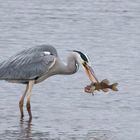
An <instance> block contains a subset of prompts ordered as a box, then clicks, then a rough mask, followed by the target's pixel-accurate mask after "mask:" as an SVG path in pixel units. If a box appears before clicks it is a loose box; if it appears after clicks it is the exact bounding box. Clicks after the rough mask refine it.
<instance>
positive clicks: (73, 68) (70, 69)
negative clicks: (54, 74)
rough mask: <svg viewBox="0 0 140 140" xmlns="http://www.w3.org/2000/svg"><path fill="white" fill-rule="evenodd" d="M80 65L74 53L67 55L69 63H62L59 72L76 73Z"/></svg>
mask: <svg viewBox="0 0 140 140" xmlns="http://www.w3.org/2000/svg"><path fill="white" fill-rule="evenodd" d="M78 66H79V64H78V63H77V61H76V58H75V56H74V55H73V54H70V55H69V56H68V57H67V63H66V64H64V63H61V64H60V67H59V74H64V75H65V74H66V75H69V74H74V73H76V72H77V70H78Z"/></svg>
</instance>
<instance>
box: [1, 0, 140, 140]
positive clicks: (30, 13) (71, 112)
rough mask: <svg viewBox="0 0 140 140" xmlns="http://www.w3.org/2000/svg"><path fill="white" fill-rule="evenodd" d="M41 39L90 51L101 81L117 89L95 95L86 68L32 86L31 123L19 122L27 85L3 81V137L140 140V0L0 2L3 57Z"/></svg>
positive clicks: (8, 139)
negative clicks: (88, 91)
mask: <svg viewBox="0 0 140 140" xmlns="http://www.w3.org/2000/svg"><path fill="white" fill-rule="evenodd" d="M40 44H51V45H53V46H55V47H56V49H57V51H58V53H59V56H60V58H61V59H62V60H63V61H65V60H66V56H67V54H68V53H69V52H68V51H67V50H80V51H82V52H84V53H86V54H87V55H88V56H89V58H90V60H91V63H92V67H93V69H94V71H95V73H96V75H97V77H98V79H99V80H102V79H105V78H107V79H109V80H110V81H111V82H118V83H119V91H118V92H112V91H110V92H109V93H108V94H104V93H103V92H96V95H95V96H92V95H90V94H86V93H84V87H85V86H86V85H87V84H90V81H89V80H88V78H87V77H86V74H85V72H84V70H83V69H82V67H80V69H79V71H78V72H77V73H76V74H74V75H70V76H53V77H51V78H49V79H47V80H45V81H44V82H42V83H40V84H38V85H35V86H34V88H33V93H32V97H31V104H32V113H33V120H32V122H31V123H29V122H28V114H27V111H26V108H24V111H25V118H24V120H23V121H20V112H19V108H18V102H19V99H20V97H21V95H22V94H23V92H24V89H25V86H24V85H21V84H11V83H7V82H5V81H0V140H139V139H140V1H139V0H70V1H68V0H34V1H33V0H31V1H28V0H5V1H2V0H0V61H2V60H4V59H6V58H7V57H10V56H11V55H13V54H15V53H16V52H18V51H20V50H22V49H25V48H29V47H33V46H36V45H40Z"/></svg>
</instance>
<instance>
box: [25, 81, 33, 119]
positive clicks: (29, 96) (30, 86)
mask: <svg viewBox="0 0 140 140" xmlns="http://www.w3.org/2000/svg"><path fill="white" fill-rule="evenodd" d="M34 83H35V81H34V80H30V81H29V83H28V86H29V88H28V91H27V103H26V108H27V111H28V114H29V119H30V120H31V119H32V113H31V104H30V98H31V94H32V88H33V85H34Z"/></svg>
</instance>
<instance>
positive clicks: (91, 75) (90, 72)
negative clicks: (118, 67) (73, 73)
mask: <svg viewBox="0 0 140 140" xmlns="http://www.w3.org/2000/svg"><path fill="white" fill-rule="evenodd" d="M83 66H84V68H85V71H86V74H87V76H88V77H89V79H90V80H91V81H92V82H93V83H97V82H98V79H97V78H96V76H95V73H94V71H93V69H92V68H91V66H89V65H88V64H87V63H83Z"/></svg>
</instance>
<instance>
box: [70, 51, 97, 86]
mask: <svg viewBox="0 0 140 140" xmlns="http://www.w3.org/2000/svg"><path fill="white" fill-rule="evenodd" d="M73 52H74V53H75V54H76V59H77V61H78V63H79V64H82V66H83V68H84V69H85V72H86V74H87V76H88V77H89V79H90V80H91V81H92V82H94V83H96V82H98V80H97V78H96V76H95V73H94V71H93V69H92V67H91V63H90V60H89V58H88V57H87V55H86V54H83V53H82V52H80V51H76V50H74V51H73Z"/></svg>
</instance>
